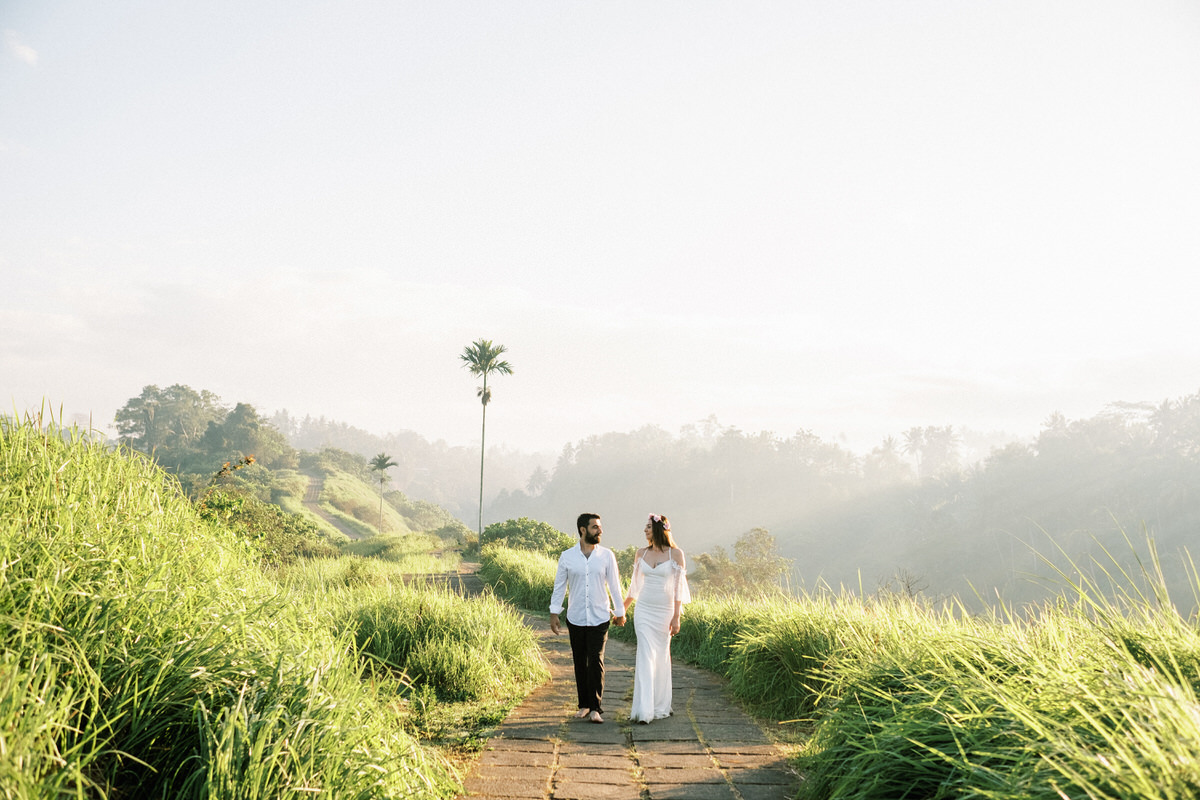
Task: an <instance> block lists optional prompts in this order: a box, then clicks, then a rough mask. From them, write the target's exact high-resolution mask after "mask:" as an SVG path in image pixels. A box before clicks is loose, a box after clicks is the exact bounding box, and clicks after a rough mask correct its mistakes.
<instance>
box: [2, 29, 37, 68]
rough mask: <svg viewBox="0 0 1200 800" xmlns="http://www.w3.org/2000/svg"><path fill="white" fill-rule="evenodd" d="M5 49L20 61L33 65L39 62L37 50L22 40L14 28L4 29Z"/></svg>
mask: <svg viewBox="0 0 1200 800" xmlns="http://www.w3.org/2000/svg"><path fill="white" fill-rule="evenodd" d="M4 49H5V50H7V51H8V52H9V53H11V54H12V55H13V56H14V57H15V58H16V59H17V60H18V61H24V62H25V63H26V64H28V65H29V66H31V67H32V66H34V65H35V64H37V60H38V54H37V50H34V49H33V48H32V47H30V46H29V45H27V44H25V43H24V42H22V41H21V40H20V38H18V36H17V32H16V31H14V30H5V31H4Z"/></svg>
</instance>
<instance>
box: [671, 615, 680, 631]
mask: <svg viewBox="0 0 1200 800" xmlns="http://www.w3.org/2000/svg"><path fill="white" fill-rule="evenodd" d="M670 631H671V635H672V636H674V635H675V634H677V633H679V617H672V618H671V627H670Z"/></svg>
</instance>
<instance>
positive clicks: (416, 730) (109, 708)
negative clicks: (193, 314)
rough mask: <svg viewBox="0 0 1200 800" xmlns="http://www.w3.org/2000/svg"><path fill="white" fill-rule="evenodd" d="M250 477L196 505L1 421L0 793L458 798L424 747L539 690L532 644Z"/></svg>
mask: <svg viewBox="0 0 1200 800" xmlns="http://www.w3.org/2000/svg"><path fill="white" fill-rule="evenodd" d="M256 466H258V465H256V464H254V463H253V462H239V463H231V464H230V465H229V466H228V467H223V468H222V469H221V470H220V471H219V473H218V474H217V475H214V476H212V478H211V479H210V481H209V483H210V485H209V486H208V487H207V488H206V489H205V491H204V492H202V493H201V494H200V495H199V498H198V499H195V500H194V499H192V498H189V496H188V493H187V492H185V491H184V489H183V486H182V485H181V484H180V482H179V481H178V480H176V479H175V478H174V477H172V476H171V475H169V474H168V473H166V472H165V471H163V470H162V469H160V468H159V467H158V466H156V465H155V464H154V463H152V461H151V460H150V459H148V458H146V457H144V456H142V455H139V454H137V453H132V452H130V451H127V450H123V449H122V450H116V451H114V450H112V449H110V448H108V447H107V446H105V445H104V444H103V443H100V442H93V441H89V440H88V439H87V438H86V437H85V436H83V435H82V434H80V433H79V432H78V431H68V432H64V431H60V430H57V429H56V428H54V427H53V426H44V425H43V424H42V421H41V420H37V419H33V420H31V419H26V420H24V421H14V420H11V419H0V571H3V581H2V582H0V614H2V615H3V617H4V620H5V623H6V624H5V626H4V642H3V649H2V651H0V664H2V666H0V796H3V797H14V798H26V797H28V798H33V797H51V796H53V797H76V798H97V797H151V798H154V797H162V798H192V797H197V798H198V797H205V798H225V797H228V798H233V797H239V798H244V797H311V796H313V795H314V794H319V795H320V796H325V797H346V798H368V797H371V798H374V797H451V796H454V795H455V794H456V792H457V791H458V788H459V786H458V776H457V774H456V772H455V770H454V768H453V765H452V761H451V760H450V759H449V758H448V757H447V753H448V752H450V751H448V750H447V749H446V746H445V741H443V742H441V745H442V746H440V747H435V745H436V744H439V743H438V742H436V741H434V737H435V736H436V737H441V738H442V739H446V738H447V737H450V738H452V737H454V736H456V735H458V734H457V733H456V732H455V731H454V730H452V728H453V727H454V721H455V720H456V719H457V721H458V723H460V727H461V724H466V725H468V726H470V725H475V726H478V725H479V724H484V723H486V722H487V719H488V718H491V719H494V718H496V717H497V716H502V715H503V710H504V709H505V708H507V707H508V706H510V705H511V704H512V703H514V702H516V700H517V699H518V698H519V697H520V696H521V695H522V693H523V692H525V691H528V689H529V687H530V686H531V685H534V684H536V683H537V682H538V681H540V680H541V679H542V678H543V676H544V674H545V673H544V671H543V670H542V667H541V662H540V659H539V656H538V654H537V649H536V645H535V643H534V641H533V639H532V637H531V635H530V634H529V632H528V631H527V630H526V629H525V628H524V627H523V626H522V624H521V621H520V618H519V617H518V616H517V615H516V614H515V612H512V611H511V610H510V609H509V608H508V607H507V606H505V605H503V604H502V603H500V602H499V601H497V600H495V599H493V598H490V597H485V598H480V599H478V600H466V599H463V598H461V597H459V596H457V595H453V594H450V593H448V592H445V591H436V590H430V589H425V588H413V587H410V586H406V585H405V583H404V579H403V577H404V576H403V574H402V573H401V571H400V570H399V569H398V564H399V560H397V559H391V560H389V559H387V558H368V557H364V556H362V555H353V554H343V553H341V552H339V551H338V550H337V548H336V546H335V544H334V542H333V540H332V537H329V536H326V535H323V534H322V533H321V532H320V531H319V530H317V529H316V528H315V526H313V525H311V524H307V523H306V522H305V521H304V520H303V519H302V518H300V517H297V516H296V515H291V514H287V513H286V512H285V511H283V510H282V508H281V506H282V504H280V505H272V504H270V503H267V502H263V500H262V491H263V489H264V488H265V490H266V491H267V493H268V496H267V497H268V499H270V493H271V492H272V491H274V490H281V491H282V484H284V483H287V482H291V483H293V484H297V485H298V483H299V481H298V480H296V478H295V476H286V475H273V474H268V475H264V474H261V473H260V474H257V475H256V472H257V470H256ZM277 479H278V482H277ZM288 496H290V495H288ZM338 497H340V495H337V494H336V493H334V494H333V497H332V499H331V500H330V501H329V502H330V503H331V504H335V503H336V502H337V498H338ZM276 499H277V500H278V499H280V498H279V497H276ZM376 513H378V506H376ZM401 516H404V515H403V514H401ZM404 518H406V519H408V518H410V517H404ZM392 536H398V534H392ZM430 537H431V534H420V535H417V534H411V533H409V534H406V535H405V536H404V537H403V538H405V539H423V540H424V542H425V544H426V546H429V545H431V544H433V542H435V541H437V542H440V541H441V540H440V539H437V538H436V537H433V538H430ZM380 538H381V540H382V539H386V538H387V537H380ZM393 544H395V543H394V542H393ZM281 548H282V549H281ZM401 549H403V548H401ZM383 550H384V551H386V550H387V548H386V547H385V548H383ZM409 552H411V549H410V551H409ZM314 554H315V555H316V556H319V557H316V558H314V557H310V556H312V555H314ZM426 555H428V551H426ZM414 607H421V608H424V609H427V610H428V611H427V613H425V614H423V615H417V616H418V617H419V618H418V619H416V620H413V619H412V617H413V616H414V615H413V614H412V613H411V609H412V608H414ZM399 621H404V624H398V622H399ZM480 631H486V632H487V636H486V637H485V638H484V639H480V638H479V632H480ZM463 676H467V677H468V678H470V680H463ZM456 704H457V705H456ZM489 708H490V709H492V710H491V711H488V709H489ZM485 712H486V713H485ZM489 715H490V717H489Z"/></svg>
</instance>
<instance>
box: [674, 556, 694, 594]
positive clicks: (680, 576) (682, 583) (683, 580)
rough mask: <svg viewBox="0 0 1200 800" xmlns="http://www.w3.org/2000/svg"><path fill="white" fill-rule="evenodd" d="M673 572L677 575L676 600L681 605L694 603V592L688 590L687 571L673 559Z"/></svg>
mask: <svg viewBox="0 0 1200 800" xmlns="http://www.w3.org/2000/svg"><path fill="white" fill-rule="evenodd" d="M671 570H672V572H674V573H675V600H676V602H679V603H690V602H692V591H691V589H689V588H688V579H687V570H686V569H684V568H683V565H682V564H680V563H679V562H678V561H676V560H675V559H673V558H672V559H671Z"/></svg>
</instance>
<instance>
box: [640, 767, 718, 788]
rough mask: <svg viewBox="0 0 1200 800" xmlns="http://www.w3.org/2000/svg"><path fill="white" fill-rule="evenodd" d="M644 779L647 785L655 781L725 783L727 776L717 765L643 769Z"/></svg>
mask: <svg viewBox="0 0 1200 800" xmlns="http://www.w3.org/2000/svg"><path fill="white" fill-rule="evenodd" d="M642 780H643V781H645V782H646V785H647V786H650V785H653V784H655V783H725V776H724V775H723V774H722V773H721V771H720V770H719V769H717V768H716V767H715V766H709V767H708V768H706V769H696V768H681V769H658V768H652V769H643V770H642Z"/></svg>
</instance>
